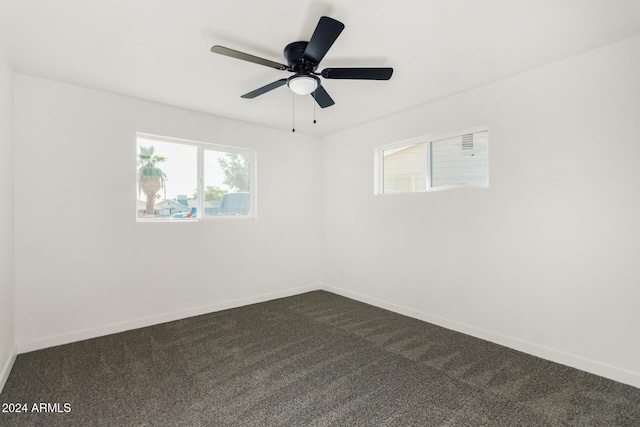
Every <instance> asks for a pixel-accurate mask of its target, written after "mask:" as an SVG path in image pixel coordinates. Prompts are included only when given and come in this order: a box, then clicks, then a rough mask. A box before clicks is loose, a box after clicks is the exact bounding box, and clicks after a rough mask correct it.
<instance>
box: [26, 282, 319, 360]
mask: <svg viewBox="0 0 640 427" xmlns="http://www.w3.org/2000/svg"><path fill="white" fill-rule="evenodd" d="M320 289H322V286H321V285H320V283H317V284H313V285H308V286H302V287H298V288H290V289H286V290H283V291H277V292H269V293H266V294H261V295H257V296H253V297H247V298H239V299H235V300H231V301H225V302H221V303H217V304H212V305H205V306H200V307H194V308H189V309H186V310H179V311H174V312H171V313H165V314H160V315H157V316H150V317H144V318H141V319H134V320H128V321H124V322H118V323H113V324H110V325H105V326H100V327H97V328H90V329H82V330H78V331H74V332H69V333H66V334H60V335H54V336H50V337H46V338H40V339H37V340H32V341H25V342H20V343H17V344H16V348H17V352H18V354H22V353H28V352H30V351H35V350H42V349H44V348H49V347H55V346H57V345H63V344H69V343H72V342H77V341H82V340H87V339H91V338H97V337H101V336H104V335H110V334H115V333H118V332H124V331H129V330H132V329H138V328H145V327H147V326H153V325H158V324H160V323H166V322H173V321H174V320H180V319H185V318H188V317H193V316H199V315H202V314H208V313H213V312H216V311H222V310H228V309H230V308H237V307H242V306H245V305H250V304H257V303H261V302H266V301H271V300H274V299H278V298H286V297H290V296H293V295H299V294H303V293H306V292H310V291H317V290H320ZM14 353H15V351H14ZM14 358H15V357H14Z"/></svg>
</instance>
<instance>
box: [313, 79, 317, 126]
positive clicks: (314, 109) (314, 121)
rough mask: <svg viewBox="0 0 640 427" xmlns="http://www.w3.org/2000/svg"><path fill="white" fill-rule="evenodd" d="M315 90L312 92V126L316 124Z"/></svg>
mask: <svg viewBox="0 0 640 427" xmlns="http://www.w3.org/2000/svg"><path fill="white" fill-rule="evenodd" d="M316 89H317V88H316ZM316 89H314V90H313V124H314V125H315V124H316V104H317V103H316Z"/></svg>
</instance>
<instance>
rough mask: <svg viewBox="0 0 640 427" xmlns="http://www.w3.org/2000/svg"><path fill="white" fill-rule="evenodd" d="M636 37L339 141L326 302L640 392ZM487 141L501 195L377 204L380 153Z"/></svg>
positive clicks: (478, 192)
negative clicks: (444, 140)
mask: <svg viewBox="0 0 640 427" xmlns="http://www.w3.org/2000/svg"><path fill="white" fill-rule="evenodd" d="M638 76H640V37H635V38H632V39H628V40H626V41H623V42H620V43H617V44H614V45H611V46H608V47H605V48H602V49H599V50H596V51H592V52H590V53H587V54H584V55H581V56H578V57H574V58H571V59H568V60H565V61H562V62H559V63H556V64H552V65H550V66H546V67H543V68H539V69H536V70H534V71H532V72H528V73H525V74H521V75H518V76H515V77H512V78H509V79H506V80H503V81H500V82H497V83H495V84H491V85H489V86H485V87H482V88H479V89H477V90H473V91H469V92H466V93H463V94H460V95H458V96H454V97H451V98H447V99H444V100H441V101H438V102H434V103H432V104H429V105H425V106H421V107H419V108H415V109H412V110H409V111H406V112H403V113H400V114H397V115H394V116H391V117H387V118H385V119H383V120H379V121H377V122H374V123H370V124H366V125H363V126H360V127H358V128H355V129H352V130H349V131H345V132H343V133H340V134H337V135H334V136H332V137H330V138H328V140H327V142H326V147H325V148H326V153H325V170H326V178H325V212H326V218H325V261H324V264H325V265H324V275H323V281H324V283H325V284H326V285H328V286H329V289H332V290H334V291H337V292H340V293H343V294H345V295H348V296H351V297H356V298H358V299H361V300H363V301H367V302H370V303H374V304H378V305H380V306H383V307H387V308H391V309H393V310H396V311H400V312H403V313H406V314H409V315H412V316H415V317H419V318H423V319H425V320H429V321H432V322H435V323H439V324H441V325H445V326H447V327H450V328H453V329H457V330H460V331H463V332H467V333H471V334H473V335H476V336H479V337H482V338H486V339H489V340H492V341H495V342H499V343H502V344H505V345H508V346H511V347H514V348H517V349H520V350H524V351H527V352H529V353H533V354H537V355H539V356H542V357H545V358H548V359H552V360H555V361H558V362H561V363H565V364H568V365H572V366H574V367H578V368H581V369H585V370H588V371H591V372H594V373H597V374H600V375H604V376H608V377H610V378H614V379H618V380H620V381H623V382H627V383H630V384H633V385H635V386H636V387H639V386H640V339H638V338H639V337H640V335H639V332H638V330H639V327H640V309H638V304H639V302H640V262H638V259H639V258H638V256H639V254H640V187H639V186H640V166H639V162H640V78H638ZM479 124H487V125H488V126H489V138H490V143H489V153H490V154H489V159H490V160H489V161H490V167H489V168H490V188H488V189H475V190H471V189H466V190H465V189H460V190H456V191H441V192H431V193H414V194H389V195H381V196H374V195H373V175H374V173H373V166H374V164H373V153H374V147H376V146H378V145H380V144H386V143H392V142H395V141H401V140H403V139H408V138H412V137H416V136H420V135H427V134H431V133H441V132H447V131H454V130H456V129H464V128H467V127H470V126H474V125H479Z"/></svg>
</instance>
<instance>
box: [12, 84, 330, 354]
mask: <svg viewBox="0 0 640 427" xmlns="http://www.w3.org/2000/svg"><path fill="white" fill-rule="evenodd" d="M203 96H211V94H203ZM15 98H16V107H15V138H16V148H15V157H16V159H15V171H16V173H15V193H16V195H15V196H16V197H15V200H16V221H15V239H16V260H15V276H16V279H15V280H16V323H17V326H16V341H17V342H18V350H19V352H23V351H29V350H32V349H37V348H42V347H46V346H50V345H55V344H60V343H64V342H70V341H74V340H78V339H82V338H87V337H93V336H97V335H100V334H106V333H111V332H116V331H121V330H125V329H129V328H132V327H137V326H144V325H148V324H153V323H157V322H161V321H168V320H173V319H175V318H181V317H186V316H189V315H195V314H200V313H204V312H209V311H212V310H217V309H222V308H227V307H232V306H236V305H242V304H247V303H251V302H255V301H261V300H265V299H269V298H274V297H278V296H284V295H289V294H291V293H297V292H302V291H304V290H305V289H308V288H307V287H311V288H317V287H318V286H319V283H320V266H319V262H318V259H319V258H320V257H321V244H320V243H321V231H322V215H323V206H322V203H323V198H322V197H321V194H322V184H323V183H322V174H323V171H322V155H321V149H322V146H321V144H320V142H321V141H320V140H318V139H316V138H312V137H305V136H303V135H299V134H291V133H288V132H281V131H277V130H273V129H268V128H263V127H259V126H254V125H250V124H247V123H240V122H236V121H232V120H227V119H223V118H219V117H214V116H210V115H206V114H200V113H196V112H192V111H186V110H182V109H178V108H174V107H169V106H165V105H160V104H156V103H151V102H147V101H142V100H138V99H133V98H128V97H124V96H119V95H115V94H109V93H105V92H99V91H95V90H89V89H85V88H81V87H77V86H71V85H65V84H60V83H55V82H51V81H47V80H43V79H39V78H34V77H30V76H25V75H20V74H18V75H17V76H16V81H15ZM136 131H141V132H147V133H152V134H159V135H165V136H171V137H178V138H185V139H192V140H197V141H204V142H213V143H222V144H227V145H236V146H240V147H248V148H252V149H257V151H258V154H257V162H258V163H257V164H258V179H257V181H258V182H257V185H258V218H257V219H256V220H241V221H219V222H218V221H216V222H199V223H184V222H182V223H136V221H135V200H136V195H137V194H136V182H135V168H136V160H135V159H136V140H135V132H136ZM7 191H8V190H7Z"/></svg>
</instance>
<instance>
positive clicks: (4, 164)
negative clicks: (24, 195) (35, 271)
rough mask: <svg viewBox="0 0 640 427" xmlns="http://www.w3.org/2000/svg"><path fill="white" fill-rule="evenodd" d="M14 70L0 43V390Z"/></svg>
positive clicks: (9, 268) (9, 325) (5, 372)
mask: <svg viewBox="0 0 640 427" xmlns="http://www.w3.org/2000/svg"><path fill="white" fill-rule="evenodd" d="M13 194H14V193H13V71H12V70H11V67H10V66H9V61H8V59H7V58H6V56H5V53H4V50H3V48H2V45H0V200H2V203H1V204H0V390H2V387H3V385H4V383H5V381H6V379H7V377H8V376H9V370H10V369H11V365H12V363H13V360H14V358H15V335H14V330H15V321H14V306H15V299H14V280H13V279H14V265H13V263H14V255H13V243H14V232H13V218H14V213H13Z"/></svg>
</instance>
